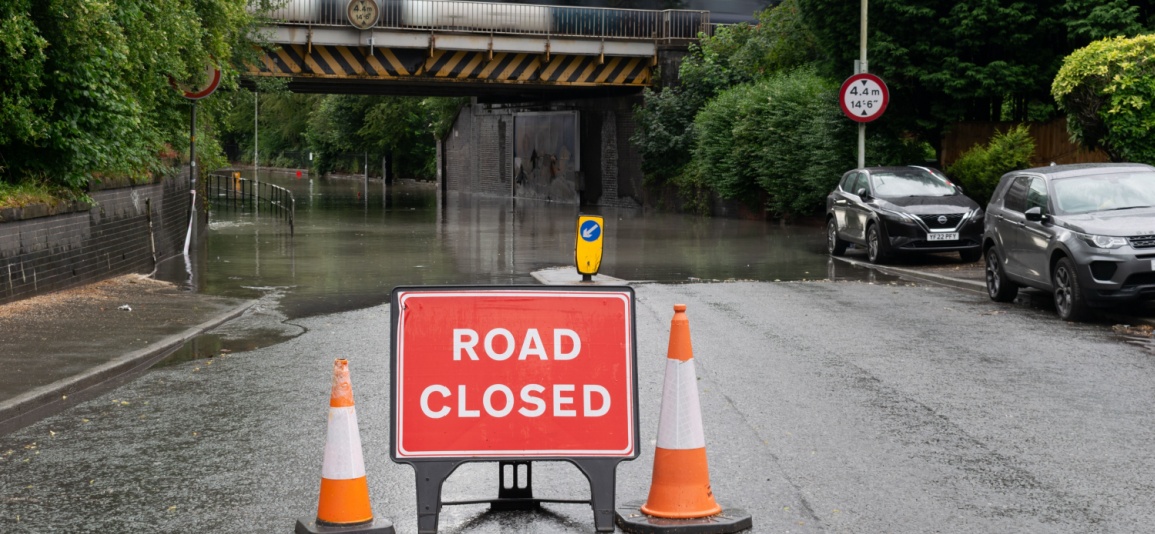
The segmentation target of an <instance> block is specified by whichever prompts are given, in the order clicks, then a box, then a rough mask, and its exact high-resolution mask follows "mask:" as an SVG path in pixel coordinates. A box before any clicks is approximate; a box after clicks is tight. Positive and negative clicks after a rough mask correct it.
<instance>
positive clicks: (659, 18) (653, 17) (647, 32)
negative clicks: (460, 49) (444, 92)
mask: <svg viewBox="0 0 1155 534" xmlns="http://www.w3.org/2000/svg"><path fill="white" fill-rule="evenodd" d="M347 5H348V0H289V1H288V2H287V3H286V4H285V5H283V6H282V7H280V8H278V9H274V10H272V11H271V12H269V13H268V14H267V16H268V18H269V22H271V23H275V24H285V25H307V26H349V22H348V16H347V15H346V6H347ZM378 6H379V7H380V16H379V17H378V19H377V23H376V24H374V25H373V28H375V29H393V30H415V31H465V32H472V33H485V34H513V35H533V36H550V37H599V38H607V39H633V40H659V41H680V40H692V39H697V38H698V34H699V33H703V32H707V33H708V32H709V31H710V29H711V26H710V12H709V11H698V10H683V9H667V10H662V11H654V10H642V9H613V8H601V7H570V6H541V5H530V4H509V3H498V2H466V1H456V0H378Z"/></svg>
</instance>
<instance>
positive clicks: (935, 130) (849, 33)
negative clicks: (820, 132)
mask: <svg viewBox="0 0 1155 534" xmlns="http://www.w3.org/2000/svg"><path fill="white" fill-rule="evenodd" d="M799 7H800V10H801V13H802V15H803V17H804V19H805V21H806V22H807V24H808V25H809V26H810V28H811V30H812V31H813V32H814V34H815V35H816V36H817V37H818V46H819V48H820V49H821V50H822V52H823V58H822V61H821V65H822V71H821V72H823V73H825V74H826V75H828V76H832V77H840V78H845V77H846V76H848V75H849V74H851V65H852V62H853V60H855V59H857V58H858V39H859V27H858V26H859V3H858V2H845V1H842V0H800V5H799ZM1152 12H1153V10H1152V4H1151V2H1147V1H1130V2H1128V1H1123V0H1107V1H1104V0H1040V1H1037V2H1022V1H1019V0H980V1H975V2H935V1H931V0H871V2H870V14H869V29H868V31H869V39H868V47H869V51H868V59H869V65H870V71H871V72H873V73H875V74H878V75H880V76H881V77H882V78H883V79H884V80H886V83H887V85H888V87H889V88H890V93H891V102H892V105H891V107H889V108H888V110H887V114H886V116H885V117H883V118H882V119H880V120H881V121H883V122H885V123H889V124H892V125H893V126H894V127H895V128H896V129H897V130H902V131H909V132H913V133H915V134H917V135H919V136H920V137H922V138H923V139H924V140H926V141H927V142H930V143H931V144H933V145H934V146H935V147H938V146H939V144H940V142H941V137H942V133H943V131H945V128H947V127H948V126H949V125H950V124H952V123H955V122H958V121H964V120H977V121H995V120H1012V121H1024V120H1044V119H1048V118H1052V117H1053V116H1054V115H1055V114H1056V112H1057V110H1056V109H1055V108H1054V105H1053V100H1052V99H1051V98H1050V95H1049V94H1047V91H1046V88H1047V87H1049V86H1050V82H1051V80H1052V79H1053V78H1054V76H1055V74H1056V73H1057V72H1058V69H1059V66H1060V64H1061V62H1062V58H1063V57H1064V56H1065V55H1066V54H1068V53H1069V52H1070V51H1071V50H1074V49H1076V48H1078V47H1079V46H1082V45H1083V44H1086V43H1087V42H1089V39H1090V38H1093V37H1097V36H1102V35H1116V34H1117V32H1134V31H1140V30H1141V29H1143V28H1147V29H1150V28H1151V25H1150V24H1151V15H1152Z"/></svg>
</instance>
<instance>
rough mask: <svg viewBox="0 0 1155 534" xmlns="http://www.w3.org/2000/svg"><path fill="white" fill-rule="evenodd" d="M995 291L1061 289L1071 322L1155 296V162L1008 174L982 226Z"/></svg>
mask: <svg viewBox="0 0 1155 534" xmlns="http://www.w3.org/2000/svg"><path fill="white" fill-rule="evenodd" d="M983 253H984V256H985V258H986V262H985V263H986V280H987V293H989V294H990V297H991V298H992V299H994V300H996V301H999V302H1009V301H1011V300H1013V299H1014V298H1015V295H1016V294H1017V292H1018V288H1019V287H1020V286H1028V287H1033V288H1036V289H1041V290H1043V291H1048V292H1051V293H1053V294H1054V299H1055V311H1056V312H1058V314H1059V317H1061V318H1062V319H1064V320H1069V321H1073V320H1079V319H1083V318H1086V316H1087V314H1088V313H1089V311H1090V308H1092V307H1101V306H1111V305H1115V304H1122V303H1127V302H1134V301H1138V300H1151V299H1155V167H1152V166H1150V165H1143V164H1137V163H1088V164H1078V165H1052V166H1050V167H1039V168H1035V169H1026V170H1021V171H1014V172H1010V173H1007V174H1005V175H1003V177H1002V179H1001V180H1000V181H999V185H998V187H997V188H996V189H995V192H994V194H993V195H991V202H990V204H988V205H987V210H986V224H985V230H984V232H983Z"/></svg>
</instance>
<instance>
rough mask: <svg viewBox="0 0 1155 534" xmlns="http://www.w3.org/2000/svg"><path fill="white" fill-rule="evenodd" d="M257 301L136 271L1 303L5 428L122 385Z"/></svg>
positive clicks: (0, 385)
mask: <svg viewBox="0 0 1155 534" xmlns="http://www.w3.org/2000/svg"><path fill="white" fill-rule="evenodd" d="M253 303H254V302H253V301H245V300H239V299H230V298H223V297H214V296H211V295H202V294H196V293H191V292H188V291H184V290H181V289H179V288H178V287H177V286H176V285H174V284H170V283H168V282H161V281H158V280H153V279H151V278H147V277H145V276H143V275H138V274H131V275H125V276H120V277H116V278H112V279H108V280H104V281H101V282H97V283H94V284H89V285H86V286H82V287H79V288H74V289H70V290H65V291H59V292H55V293H50V294H47V295H40V296H36V297H32V298H29V299H25V300H20V301H17V302H12V303H9V304H5V305H0V369H3V373H0V435H3V434H7V433H9V432H12V431H13V430H16V429H18V428H21V427H24V426H27V425H29V424H31V423H34V422H36V421H38V420H40V419H43V418H45V417H48V416H50V415H53V414H56V413H59V412H61V411H64V410H66V409H68V408H69V407H71V406H74V405H76V404H79V403H81V402H84V401H86V400H89V399H92V398H95V397H97V396H99V395H101V394H103V393H105V392H107V391H109V390H111V389H113V388H116V387H118V386H120V385H121V384H123V383H125V382H126V381H128V380H131V379H132V378H133V377H135V376H136V375H138V374H140V373H143V372H144V371H146V370H148V369H149V368H150V367H152V366H153V365H155V364H156V363H157V362H159V361H161V360H163V359H164V358H165V357H166V356H168V355H170V354H172V353H173V352H175V351H176V350H178V349H180V348H181V347H182V346H184V344H185V343H186V342H188V341H189V340H191V339H192V338H194V337H196V336H197V335H199V334H201V333H202V332H204V331H206V330H209V329H211V328H213V327H215V326H217V325H220V324H222V323H224V322H226V321H228V320H230V319H233V318H235V317H238V316H240V315H241V314H242V313H244V312H245V310H247V309H248V308H249V307H251V306H252V305H253Z"/></svg>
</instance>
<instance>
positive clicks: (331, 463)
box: [294, 359, 395, 534]
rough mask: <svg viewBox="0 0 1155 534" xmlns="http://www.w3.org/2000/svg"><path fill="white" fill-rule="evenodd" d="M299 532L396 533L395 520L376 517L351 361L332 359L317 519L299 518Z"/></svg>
mask: <svg viewBox="0 0 1155 534" xmlns="http://www.w3.org/2000/svg"><path fill="white" fill-rule="evenodd" d="M294 532H295V533H296V534H336V533H341V534H394V532H395V531H394V530H393V523H392V522H391V521H388V520H377V519H375V518H374V517H373V508H372V506H370V505H369V483H368V479H366V477H365V459H364V456H362V452H361V435H360V431H359V430H358V429H357V412H356V411H355V410H354V407H353V384H352V382H351V381H350V380H349V361H348V360H345V359H337V360H335V361H334V362H333V390H332V393H331V394H330V395H329V430H328V434H327V436H326V438H325V452H324V461H323V463H322V464H321V495H320V499H319V500H318V503H317V517H316V519H312V520H306V519H298V520H297V528H296V529H295V530H294Z"/></svg>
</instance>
